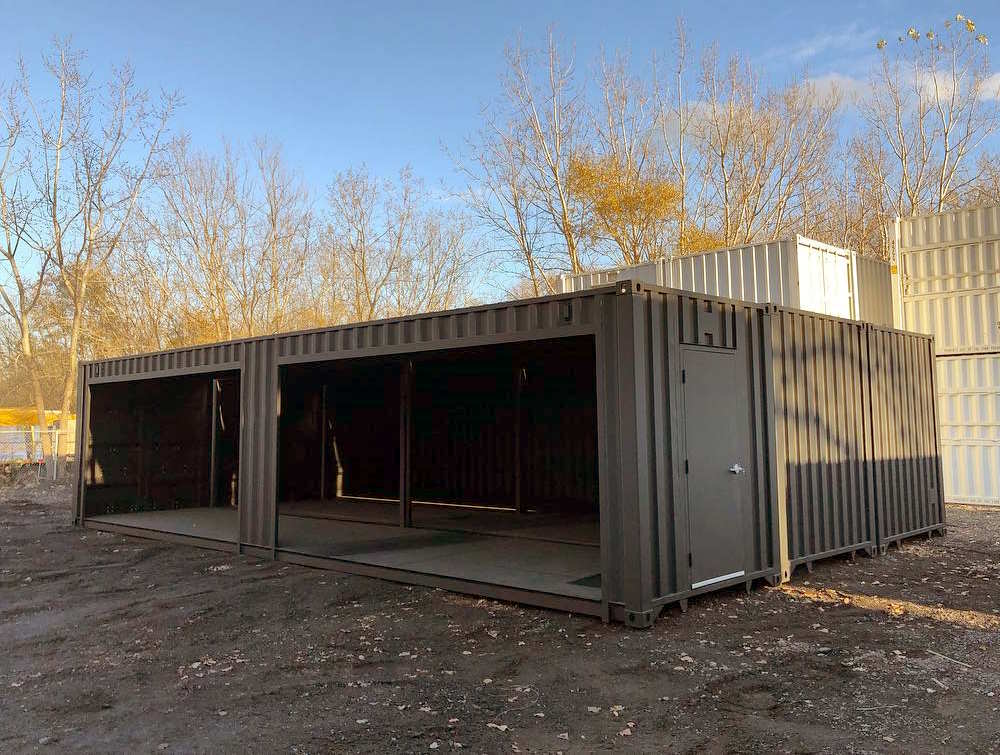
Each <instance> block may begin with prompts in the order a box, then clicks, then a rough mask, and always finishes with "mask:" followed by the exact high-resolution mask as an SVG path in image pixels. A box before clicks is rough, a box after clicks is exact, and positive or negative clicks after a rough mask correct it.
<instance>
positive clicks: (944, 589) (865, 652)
mask: <svg viewBox="0 0 1000 755" xmlns="http://www.w3.org/2000/svg"><path fill="white" fill-rule="evenodd" d="M948 515H949V525H948V526H949V533H948V536H947V537H946V538H943V539H942V538H934V539H933V540H930V541H928V540H916V541H913V542H911V543H908V544H906V545H905V546H904V548H903V549H902V550H895V549H893V550H891V551H890V553H889V555H887V556H884V557H881V558H877V559H869V558H859V559H858V560H857V561H856V562H853V563H852V562H850V561H848V560H846V559H839V560H833V561H830V562H826V563H824V564H821V565H818V566H817V568H816V570H815V571H814V572H813V573H812V574H807V573H805V572H804V571H800V572H799V573H797V574H796V576H795V579H794V580H793V582H792V583H791V585H790V586H787V587H786V588H784V589H781V588H778V589H772V588H765V587H761V588H758V589H756V590H754V592H753V594H752V595H750V596H749V597H746V596H745V595H744V593H742V592H739V591H731V592H726V593H721V594H716V595H714V596H710V597H706V598H702V599H698V600H694V601H692V603H691V608H690V610H689V611H688V613H686V614H682V613H681V612H680V611H679V610H678V609H676V608H674V609H671V610H669V611H667V612H666V613H664V615H663V616H661V618H660V619H659V621H658V622H657V623H656V625H655V627H654V628H653V629H651V630H648V631H636V630H630V629H627V628H625V627H623V626H605V625H603V624H601V623H600V622H599V621H596V620H593V619H590V618H584V617H577V616H569V615H565V614H560V613H555V612H550V611H544V610H534V609H527V608H522V607H520V606H514V605H507V604H503V603H498V602H494V601H487V600H477V599H472V598H468V597H464V596H459V595H454V594H449V593H446V592H442V591H438V590H431V589H424V588H418V587H407V586H401V585H396V584H391V583H387V582H381V581H376V580H371V579H365V578H361V577H354V576H344V575H339V574H336V573H334V572H327V571H318V570H312V569H307V568H304V567H298V566H292V565H283V564H278V563H274V562H264V561H258V560H255V559H253V558H249V557H239V558H234V557H233V556H232V555H227V554H224V553H217V552H211V551H203V550H198V549H195V548H189V547H184V546H178V545H170V544H162V543H157V542H153V541H147V540H139V539H133V538H124V537H120V536H118V535H105V534H98V533H96V532H93V531H87V530H81V529H75V528H73V527H72V526H71V524H70V513H69V506H68V494H67V492H66V491H65V489H58V488H56V489H46V488H35V489H27V490H26V489H16V490H11V489H8V490H6V491H0V644H2V652H0V751H3V752H17V751H32V750H36V749H39V750H41V749H47V748H53V749H55V748H58V749H59V750H86V751H140V752H142V751H146V752H173V751H203V752H219V751H234V750H249V751H255V752H262V751H268V752H272V751H273V752H282V751H284V752H292V753H315V752H392V751H407V752H411V751H422V752H425V751H432V750H436V751H439V752H440V751H452V750H457V749H463V750H466V751H472V752H527V751H542V752H557V751H565V752H588V751H595V750H599V751H603V750H615V751H643V752H650V751H658V752H691V751H695V752H734V751H735V752H762V753H763V752H831V753H832V752H838V753H839V752H874V751H880V752H885V751H888V752H973V751H975V752H987V751H1000V714H998V707H1000V587H998V580H1000V511H998V512H993V511H981V510H980V511H977V510H974V509H970V508H961V507H949V511H948Z"/></svg>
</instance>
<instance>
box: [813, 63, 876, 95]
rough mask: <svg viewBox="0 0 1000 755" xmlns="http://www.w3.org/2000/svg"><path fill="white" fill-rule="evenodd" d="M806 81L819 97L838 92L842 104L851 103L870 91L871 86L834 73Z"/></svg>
mask: <svg viewBox="0 0 1000 755" xmlns="http://www.w3.org/2000/svg"><path fill="white" fill-rule="evenodd" d="M808 81H809V83H810V84H812V85H813V86H814V87H816V91H817V92H818V93H819V94H820V95H825V96H830V95H832V94H833V93H834V92H835V91H837V92H839V93H840V94H841V96H842V97H843V99H844V102H851V101H853V100H855V99H857V98H858V97H860V96H861V95H862V94H864V93H865V92H867V91H870V90H871V84H870V83H869V82H868V81H867V80H865V79H859V78H858V77H856V76H849V75H848V74H845V73H837V72H836V71H831V72H830V73H825V74H823V75H822V76H811V77H810V78H809V79H808Z"/></svg>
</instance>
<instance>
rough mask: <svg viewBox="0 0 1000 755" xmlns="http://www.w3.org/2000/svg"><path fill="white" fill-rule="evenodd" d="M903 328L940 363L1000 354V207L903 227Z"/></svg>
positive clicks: (899, 297) (903, 221) (902, 222)
mask: <svg viewBox="0 0 1000 755" xmlns="http://www.w3.org/2000/svg"><path fill="white" fill-rule="evenodd" d="M896 258H897V262H896V267H897V273H896V275H895V276H894V278H895V280H894V285H895V286H896V287H897V291H896V297H895V299H896V314H895V323H896V325H897V326H898V327H901V328H904V329H906V330H913V331H917V332H920V333H928V334H930V335H933V336H934V338H935V342H936V345H937V353H938V354H939V355H947V354H954V355H957V354H976V353H990V352H998V351H1000V207H976V208H971V209H965V210H957V211H955V212H947V213H940V214H936V215H923V216H919V217H914V218H900V219H897V221H896Z"/></svg>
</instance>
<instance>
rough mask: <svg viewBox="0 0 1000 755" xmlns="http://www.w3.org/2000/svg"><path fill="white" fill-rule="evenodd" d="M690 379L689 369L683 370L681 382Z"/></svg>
mask: <svg viewBox="0 0 1000 755" xmlns="http://www.w3.org/2000/svg"><path fill="white" fill-rule="evenodd" d="M687 381H688V371H687V370H681V382H682V383H686V382H687Z"/></svg>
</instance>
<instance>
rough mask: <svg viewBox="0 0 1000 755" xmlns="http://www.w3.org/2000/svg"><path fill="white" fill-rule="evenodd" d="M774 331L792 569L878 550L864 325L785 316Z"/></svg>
mask: <svg viewBox="0 0 1000 755" xmlns="http://www.w3.org/2000/svg"><path fill="white" fill-rule="evenodd" d="M771 327H772V343H773V363H772V369H773V370H774V372H773V378H774V392H775V400H774V404H775V412H776V413H775V433H776V434H777V435H779V436H780V438H779V440H778V442H777V446H778V448H780V449H782V451H783V454H784V458H782V459H778V460H777V464H778V466H779V468H780V471H779V474H778V479H779V480H780V481H781V485H782V490H781V492H780V494H779V500H781V501H782V502H783V503H784V506H785V517H786V519H787V528H788V530H787V538H788V560H789V564H790V565H791V566H793V567H794V566H795V565H796V564H802V563H807V562H809V561H812V560H814V559H817V558H823V557H824V556H829V555H833V554H836V553H843V552H846V551H854V550H861V549H871V548H872V547H873V546H874V532H873V528H872V524H871V522H872V519H873V512H872V511H871V499H870V496H869V494H868V485H869V482H868V476H869V466H868V451H867V425H866V421H865V415H866V411H867V406H866V400H865V398H866V390H865V382H866V379H867V352H866V348H865V345H866V342H865V329H864V325H862V324H861V323H855V322H849V321H845V320H837V319H832V318H826V317H818V316H813V315H810V314H808V313H804V312H792V311H787V310H777V311H775V312H774V313H773V314H772V321H771Z"/></svg>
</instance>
